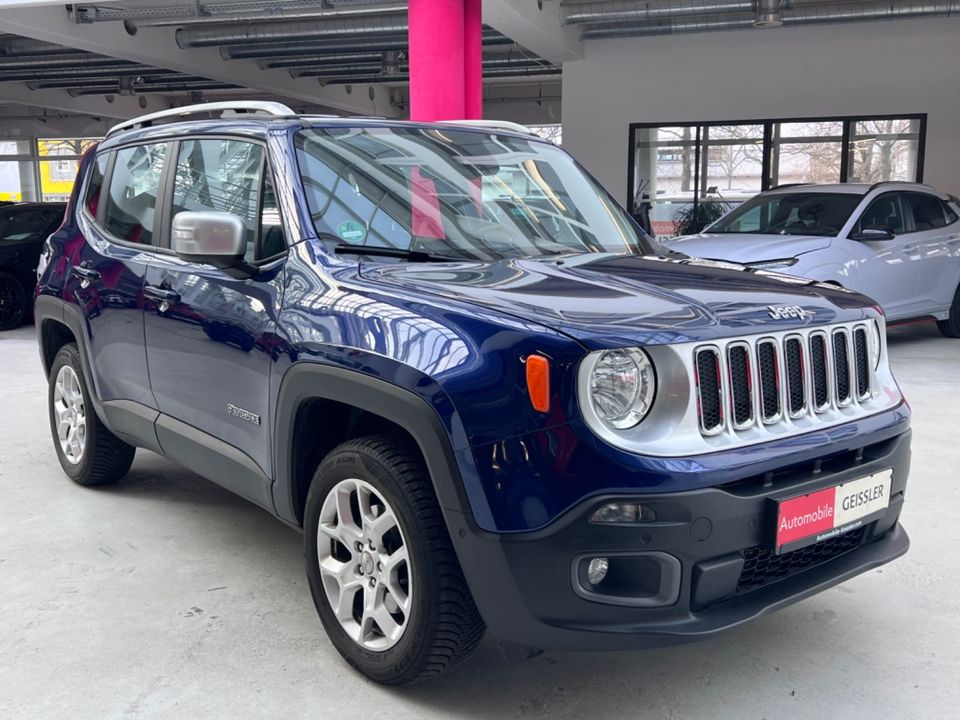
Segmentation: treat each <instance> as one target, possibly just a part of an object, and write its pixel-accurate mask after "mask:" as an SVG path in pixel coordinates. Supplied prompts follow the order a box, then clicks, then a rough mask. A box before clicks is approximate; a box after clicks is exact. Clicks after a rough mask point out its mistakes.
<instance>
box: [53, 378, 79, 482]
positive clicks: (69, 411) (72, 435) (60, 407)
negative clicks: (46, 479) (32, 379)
mask: <svg viewBox="0 0 960 720" xmlns="http://www.w3.org/2000/svg"><path fill="white" fill-rule="evenodd" d="M53 412H54V414H55V415H56V420H57V438H58V439H59V440H60V450H61V451H62V452H63V456H64V457H65V458H66V459H67V461H68V462H70V463H73V464H74V465H76V464H78V463H79V462H80V461H81V460H83V451H84V449H85V448H86V445H87V416H86V413H85V412H84V405H83V391H82V390H81V389H80V379H79V378H78V377H77V373H76V372H75V371H74V369H73V368H72V367H70V366H69V365H64V366H63V367H62V368H60V372H58V373H57V378H56V380H55V381H54V388H53Z"/></svg>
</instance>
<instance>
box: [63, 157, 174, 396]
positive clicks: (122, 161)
mask: <svg viewBox="0 0 960 720" xmlns="http://www.w3.org/2000/svg"><path fill="white" fill-rule="evenodd" d="M169 151H170V146H169V144H167V143H149V144H141V145H132V146H129V147H124V148H120V149H117V150H115V151H112V152H110V153H106V152H105V153H101V154H100V155H99V156H97V158H95V160H94V163H93V165H92V167H91V171H90V173H89V176H88V180H87V185H86V188H85V189H84V194H83V206H82V208H80V209H79V210H78V214H79V219H78V222H79V225H80V228H81V235H80V236H78V237H77V238H75V239H73V240H70V241H67V243H66V245H65V248H64V254H65V255H66V258H67V262H69V264H70V269H69V271H68V273H67V275H68V280H67V282H66V285H65V287H64V297H65V299H66V300H67V301H68V302H69V303H70V305H71V306H72V307H73V308H75V310H76V311H77V312H78V313H79V315H80V319H81V324H82V325H83V327H84V329H85V332H86V338H85V340H86V343H85V344H86V346H87V350H88V353H89V356H90V357H89V358H88V360H89V362H90V366H91V368H92V370H93V375H94V383H95V384H96V387H97V391H98V394H99V396H100V399H101V400H103V401H112V400H121V401H133V402H135V403H138V404H139V405H141V406H147V407H148V408H156V402H155V401H154V398H153V394H152V393H151V392H150V382H149V377H148V375H147V355H146V350H145V349H144V345H143V294H142V292H143V280H144V276H145V274H146V270H147V267H148V265H149V264H150V261H151V259H152V258H153V257H154V255H155V253H156V252H157V250H158V248H157V238H158V234H157V230H158V227H159V224H158V223H159V218H158V216H157V214H156V211H155V208H156V204H157V200H158V197H159V194H160V186H161V181H162V178H163V175H164V172H165V170H166V163H167V161H168V158H169Z"/></svg>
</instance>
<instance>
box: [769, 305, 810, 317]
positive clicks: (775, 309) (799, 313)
mask: <svg viewBox="0 0 960 720" xmlns="http://www.w3.org/2000/svg"><path fill="white" fill-rule="evenodd" d="M767 312H768V313H769V314H770V317H772V318H773V319H774V320H788V319H789V318H794V319H796V320H804V319H806V318H808V317H813V315H814V313H813V311H812V310H804V309H803V308H802V307H800V306H799V305H767Z"/></svg>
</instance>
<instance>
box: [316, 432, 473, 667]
mask: <svg viewBox="0 0 960 720" xmlns="http://www.w3.org/2000/svg"><path fill="white" fill-rule="evenodd" d="M353 479H359V480H362V481H364V482H365V483H367V484H368V485H369V486H372V488H373V489H374V490H375V492H376V493H377V494H378V495H382V498H383V500H384V501H385V502H386V503H387V504H388V505H389V508H388V509H391V510H392V511H393V515H394V516H396V518H397V521H398V526H399V529H400V532H401V533H402V534H403V542H404V544H405V545H406V548H407V553H408V556H409V558H410V562H409V565H408V570H409V572H410V578H411V580H410V582H411V583H412V587H413V592H412V593H411V600H410V606H411V611H410V614H409V617H407V618H406V623H407V625H406V627H405V629H404V630H403V633H402V635H401V636H400V638H399V640H396V644H395V645H393V646H392V647H390V648H388V649H386V650H383V651H379V652H376V651H372V650H370V649H368V648H366V647H364V646H362V645H361V644H360V643H359V642H357V641H355V640H354V639H352V638H351V637H350V635H348V634H347V632H346V630H345V629H344V627H343V626H342V625H341V623H340V621H339V620H338V619H337V617H336V615H335V613H334V610H333V608H332V607H331V604H330V601H328V599H327V595H326V593H325V590H324V587H323V580H322V578H321V573H320V568H319V560H318V549H317V545H318V542H317V540H318V526H319V523H320V516H321V509H322V507H323V504H324V501H325V499H326V498H327V495H328V494H329V493H330V492H331V490H332V489H333V488H334V487H335V486H337V485H338V484H339V483H341V482H342V481H344V480H353ZM304 515H305V517H304V531H305V532H304V553H305V555H306V561H307V578H308V580H309V582H310V591H311V593H312V594H313V601H314V604H315V605H316V607H317V613H318V614H319V615H320V620H321V621H322V622H323V626H324V628H325V629H326V631H327V635H328V636H329V637H330V640H331V641H332V642H333V645H334V646H335V647H336V648H337V650H338V651H339V652H340V654H341V655H342V656H343V657H344V659H346V661H347V662H348V663H350V665H352V666H353V667H354V668H356V669H357V670H359V671H360V672H361V673H363V674H364V675H366V676H367V677H369V678H370V679H372V680H374V681H376V682H379V683H383V684H386V685H403V684H408V683H414V682H418V681H421V680H425V679H427V678H431V677H435V676H437V675H439V674H441V673H442V672H444V671H446V670H448V669H449V668H451V667H453V666H454V665H456V664H457V663H458V662H460V661H461V660H463V659H464V658H465V657H466V656H467V655H469V654H470V652H471V651H472V650H473V649H474V648H475V647H476V646H477V644H478V643H479V642H480V639H481V638H482V637H483V633H484V630H485V629H486V628H485V626H484V623H483V620H482V619H481V617H480V614H479V612H477V608H476V605H474V602H473V598H472V596H471V595H470V590H469V589H468V588H467V583H466V581H465V580H464V577H463V572H462V571H461V569H460V564H459V563H458V562H457V557H456V554H455V553H454V550H453V545H452V544H451V542H450V537H449V535H448V534H447V528H446V525H445V523H444V520H443V516H442V514H441V511H440V506H439V504H438V503H437V499H436V496H435V494H434V491H433V485H432V483H431V481H430V477H429V474H428V472H427V468H426V467H425V465H424V463H423V460H422V458H421V457H420V454H419V453H418V452H417V451H416V450H415V449H414V448H412V447H410V446H409V445H408V444H407V443H406V442H404V441H403V440H396V439H392V438H390V437H386V436H374V437H366V438H359V439H356V440H350V441H348V442H345V443H343V444H342V445H339V446H338V447H336V448H334V449H333V450H332V451H331V452H330V454H329V455H327V457H326V458H325V459H324V461H323V462H322V463H321V464H320V467H319V468H318V469H317V472H316V474H315V475H314V478H313V482H312V483H311V485H310V492H309V494H308V496H307V504H306V509H305V511H304ZM338 522H339V517H338ZM332 545H336V543H335V542H332ZM364 592H366V590H364ZM364 597H366V596H365V595H364Z"/></svg>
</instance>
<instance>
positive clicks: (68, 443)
mask: <svg viewBox="0 0 960 720" xmlns="http://www.w3.org/2000/svg"><path fill="white" fill-rule="evenodd" d="M48 402H49V407H50V431H51V433H52V434H53V446H54V448H56V451H57V458H58V459H59V460H60V466H61V467H62V468H63V471H64V472H65V473H66V474H67V475H68V476H69V477H70V479H71V480H73V481H74V482H76V483H79V484H80V485H102V484H103V483H109V482H115V481H116V480H119V479H120V478H122V477H123V476H124V475H126V474H127V472H128V471H129V470H130V465H131V464H133V456H134V454H135V453H136V448H134V447H133V446H131V445H128V444H127V443H125V442H123V440H121V439H120V438H118V437H117V436H116V435H114V434H113V433H111V432H110V431H109V430H108V429H107V428H106V426H105V425H104V424H103V423H102V422H100V418H99V417H97V413H96V411H95V410H94V409H93V403H92V402H91V401H90V393H89V391H88V390H87V384H86V381H85V380H84V377H83V366H82V365H81V363H80V352H79V351H78V350H77V346H76V345H75V344H73V343H67V344H66V345H64V346H63V347H62V348H60V352H58V353H57V356H56V358H54V360H53V366H52V367H51V368H50V387H49V392H48Z"/></svg>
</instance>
